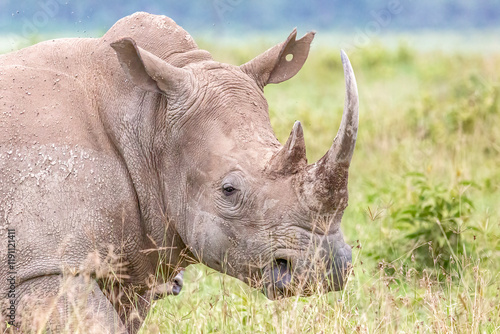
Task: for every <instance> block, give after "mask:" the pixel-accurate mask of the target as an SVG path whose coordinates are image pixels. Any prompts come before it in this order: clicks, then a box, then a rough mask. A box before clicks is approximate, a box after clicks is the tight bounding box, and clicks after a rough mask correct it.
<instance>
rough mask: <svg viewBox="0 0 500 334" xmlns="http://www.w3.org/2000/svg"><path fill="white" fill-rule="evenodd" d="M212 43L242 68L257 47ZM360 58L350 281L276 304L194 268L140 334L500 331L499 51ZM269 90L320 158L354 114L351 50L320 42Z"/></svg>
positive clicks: (280, 114) (370, 50) (400, 49)
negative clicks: (343, 56) (346, 70)
mask: <svg viewBox="0 0 500 334" xmlns="http://www.w3.org/2000/svg"><path fill="white" fill-rule="evenodd" d="M200 46H202V47H203V48H206V49H208V50H210V51H211V52H212V53H213V55H214V58H215V59H217V60H220V61H225V62H228V63H232V64H241V63H243V62H245V61H247V60H249V59H250V58H252V57H253V56H255V55H256V54H257V53H258V51H257V50H258V47H256V46H255V45H251V46H245V45H238V46H237V47H234V46H233V47H231V46H230V45H227V44H226V45H222V44H221V45H214V44H209V43H204V42H202V43H200ZM268 46H269V45H265V46H264V45H262V46H260V48H261V49H262V50H264V49H265V48H266V47H268ZM349 56H350V58H351V62H352V64H353V67H354V71H355V73H356V76H357V81H358V88H359V92H360V106H361V107H360V126H359V134H358V142H357V147H356V151H355V154H354V158H353V162H352V166H351V169H350V179H349V192H350V201H349V207H348V208H347V210H346V212H345V215H344V219H343V227H342V228H343V231H344V234H345V238H346V240H347V241H348V242H349V243H350V244H351V245H352V246H353V262H354V263H353V265H354V268H353V272H352V275H351V276H350V277H349V280H348V282H347V285H346V287H345V289H344V290H343V291H340V292H331V293H328V294H318V295H315V296H312V297H308V298H303V297H293V298H288V299H284V300H278V301H269V300H267V299H266V298H265V297H264V296H263V295H262V294H261V293H260V292H258V291H256V290H253V289H250V288H249V287H248V286H246V285H245V284H243V283H241V282H240V281H238V280H236V279H233V278H231V277H228V276H225V275H222V274H219V273H216V272H214V271H213V270H211V269H209V268H207V267H205V266H202V265H193V266H190V267H188V268H187V270H186V273H185V280H184V282H185V284H184V288H183V291H182V292H181V294H180V295H179V296H175V297H174V296H171V297H167V298H165V299H162V300H159V301H157V302H155V304H154V307H153V308H152V310H151V312H150V313H149V315H148V317H147V319H146V321H145V324H144V326H143V327H142V330H141V333H157V332H161V333H353V332H354V333H500V296H499V295H500V258H499V255H500V212H499V198H500V182H499V181H500V131H499V130H498V126H499V124H500V84H499V83H500V80H499V77H500V53H497V51H491V52H487V53H475V52H473V51H472V52H462V51H461V52H446V53H444V52H439V51H432V50H427V49H426V50H425V51H419V50H417V49H414V48H412V47H409V46H408V45H406V44H404V43H402V44H399V46H397V47H391V48H388V47H385V46H384V45H381V44H377V43H372V44H371V45H370V46H369V47H367V48H364V49H357V50H351V51H350V52H349ZM265 94H266V97H267V99H268V102H269V105H270V115H271V122H272V125H273V128H274V129H275V132H276V134H277V136H278V138H279V139H280V141H281V142H282V143H284V142H285V141H286V138H287V136H288V134H289V132H290V130H291V128H292V125H293V122H294V121H295V120H297V119H298V120H300V121H302V123H303V126H304V133H305V138H306V144H307V149H308V152H307V154H308V159H309V161H310V162H314V161H316V160H317V159H319V158H320V157H321V156H322V155H323V154H324V153H325V152H326V151H327V149H328V147H329V146H330V145H331V142H332V140H333V138H334V136H335V133H336V131H337V128H338V125H339V124H340V118H341V115H342V108H343V99H344V87H343V74H342V69H341V63H340V55H339V50H338V49H336V48H331V47H326V46H324V44H323V45H321V44H318V45H314V48H313V49H312V51H311V54H310V57H309V59H308V61H307V62H306V65H305V66H304V68H303V69H302V71H301V72H300V73H299V74H298V75H297V76H296V77H295V78H294V79H292V80H290V81H288V82H285V83H282V84H279V85H270V86H268V87H266V89H265Z"/></svg>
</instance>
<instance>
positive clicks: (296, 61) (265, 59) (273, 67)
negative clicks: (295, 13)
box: [240, 29, 315, 88]
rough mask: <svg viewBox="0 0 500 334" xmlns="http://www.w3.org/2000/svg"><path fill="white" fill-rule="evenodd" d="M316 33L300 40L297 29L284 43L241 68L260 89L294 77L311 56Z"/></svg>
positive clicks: (309, 33)
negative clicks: (311, 47) (310, 52)
mask: <svg viewBox="0 0 500 334" xmlns="http://www.w3.org/2000/svg"><path fill="white" fill-rule="evenodd" d="M314 34H315V32H314V31H312V32H308V33H307V34H305V35H304V37H302V38H301V39H299V40H295V38H296V37H297V29H293V31H292V33H291V34H290V36H288V38H287V40H286V41H285V42H283V43H280V44H277V45H275V46H274V47H272V48H270V49H269V50H267V51H266V52H264V53H262V54H261V55H259V56H257V57H255V58H254V59H252V60H250V61H249V62H247V63H245V64H243V65H241V66H240V68H241V70H242V71H243V72H245V73H246V74H248V75H249V76H250V77H251V78H253V79H254V80H255V81H256V82H257V84H258V85H259V87H261V88H264V86H265V85H267V84H269V83H280V82H283V81H285V80H288V79H290V78H291V77H293V76H294V75H295V74H297V72H298V71H299V70H300V69H301V68H302V66H303V65H304V62H305V61H306V59H307V55H308V54H309V48H310V46H311V42H312V40H313V38H314Z"/></svg>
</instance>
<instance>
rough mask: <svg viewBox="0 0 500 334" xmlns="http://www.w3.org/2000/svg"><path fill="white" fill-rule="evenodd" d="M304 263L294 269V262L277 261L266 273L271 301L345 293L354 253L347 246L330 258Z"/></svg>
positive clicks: (265, 287) (268, 295)
mask: <svg viewBox="0 0 500 334" xmlns="http://www.w3.org/2000/svg"><path fill="white" fill-rule="evenodd" d="M300 262H302V261H296V262H295V263H297V265H294V261H293V260H285V259H275V260H274V261H273V262H272V263H271V264H270V265H269V266H267V267H266V268H265V269H264V275H265V279H264V286H263V292H264V294H265V295H266V296H267V297H268V298H269V299H278V298H283V297H291V296H294V295H301V296H310V295H312V294H315V293H318V292H323V293H325V292H329V291H339V290H342V289H343V288H344V286H345V283H346V281H347V277H348V275H349V271H350V269H351V263H352V252H351V248H350V247H349V246H348V245H345V246H344V247H342V248H341V249H338V250H336V253H335V255H333V256H332V257H330V258H324V259H322V260H321V261H319V262H316V263H315V262H314V261H312V262H310V263H307V264H303V263H302V264H299V263H300ZM299 266H300V267H299Z"/></svg>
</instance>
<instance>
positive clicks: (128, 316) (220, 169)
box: [0, 13, 358, 333]
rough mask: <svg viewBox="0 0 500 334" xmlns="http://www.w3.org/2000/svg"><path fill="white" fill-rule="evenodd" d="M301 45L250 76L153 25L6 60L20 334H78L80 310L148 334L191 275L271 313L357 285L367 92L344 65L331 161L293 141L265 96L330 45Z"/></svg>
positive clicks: (4, 192) (4, 275)
mask: <svg viewBox="0 0 500 334" xmlns="http://www.w3.org/2000/svg"><path fill="white" fill-rule="evenodd" d="M296 36H297V32H296V30H294V31H293V32H292V33H291V34H290V35H289V36H288V38H287V39H286V41H284V42H282V43H280V44H277V45H276V46H274V47H272V48H270V49H269V50H267V51H265V52H264V53H262V54H260V55H259V56H257V57H255V58H254V59H252V60H250V61H248V62H247V63H245V64H243V65H241V66H234V65H229V64H224V63H220V62H217V61H214V60H213V59H212V56H211V54H210V53H209V52H207V51H205V50H201V49H199V48H198V47H197V44H196V43H195V42H194V41H193V39H192V37H191V36H190V35H189V34H188V33H187V32H186V31H185V30H183V29H182V28H181V27H180V26H178V25H177V24H176V23H175V22H174V21H173V20H172V19H170V18H168V17H165V16H157V15H151V14H148V13H136V14H134V15H131V16H128V17H125V18H123V19H121V20H119V21H118V22H117V23H116V24H115V25H113V27H112V28H111V29H110V30H109V31H108V32H106V33H105V34H104V36H103V37H101V38H80V39H60V40H51V41H45V42H42V43H39V44H36V45H34V46H31V47H28V48H25V49H22V50H19V51H16V52H12V53H9V54H5V55H3V56H0V109H1V113H0V240H1V243H0V244H1V245H2V246H1V247H0V259H1V266H2V269H1V271H0V287H1V291H2V297H1V298H2V314H3V325H5V323H6V322H8V323H11V324H14V325H15V326H25V327H26V328H28V330H29V329H31V330H33V328H35V329H36V328H43V327H45V328H48V329H50V330H51V331H62V330H65V329H67V330H71V328H72V327H71V326H76V325H75V323H74V321H73V322H72V320H71V319H73V318H74V317H72V315H71V312H76V313H78V316H77V317H76V318H78V319H79V320H82V319H89V320H91V321H89V322H90V323H91V324H92V326H93V327H92V328H94V329H95V331H98V332H130V333H134V332H136V331H137V330H138V329H139V327H140V326H141V324H142V322H143V319H144V315H145V314H146V313H147V312H148V309H149V308H150V305H151V301H152V300H153V299H154V298H155V297H158V296H160V297H161V296H163V295H165V294H169V293H172V292H175V291H177V292H178V291H179V289H180V287H181V284H182V281H180V282H179V279H180V278H179V276H177V279H176V280H174V282H176V283H172V277H174V276H175V274H176V273H177V272H178V270H179V269H180V268H183V267H185V266H187V265H188V264H190V263H192V262H201V263H204V264H205V265H207V266H209V267H211V268H213V269H215V270H218V271H220V272H223V273H225V274H228V275H230V276H233V277H236V278H238V279H240V280H242V281H244V282H246V283H247V284H249V285H250V286H253V287H257V288H260V289H262V291H263V292H265V294H266V296H267V297H268V298H270V299H275V298H280V297H286V296H290V295H296V294H301V295H306V296H307V295H310V294H313V293H315V292H316V291H331V290H339V289H342V288H343V285H344V282H345V280H346V277H347V275H348V271H349V267H350V262H351V248H350V246H349V245H348V244H347V243H345V242H344V238H343V235H342V232H341V230H340V223H341V219H342V216H343V213H344V210H345V208H346V207H347V201H348V192H347V180H348V169H349V165H350V162H351V158H352V155H353V150H354V146H355V142H356V135H357V129H358V93H357V87H356V81H355V78H354V74H353V70H352V67H351V64H350V62H349V60H348V58H347V56H346V54H345V53H344V52H341V58H342V65H343V70H344V76H345V83H346V98H345V106H344V113H343V116H342V121H341V124H340V128H339V130H338V133H337V136H336V137H335V139H334V141H333V144H332V146H331V148H330V149H329V150H328V152H327V153H326V154H325V155H324V156H323V157H322V158H321V159H320V160H318V161H317V162H316V163H313V164H308V162H307V159H306V147H305V143H304V136H303V130H302V125H301V123H300V122H296V123H295V124H294V125H293V129H292V131H291V133H290V136H289V138H288V140H287V141H286V143H285V145H281V144H280V142H279V141H278V140H277V138H276V136H275V134H274V132H273V129H272V127H271V124H270V118H269V114H268V105H267V102H266V99H265V97H264V93H263V90H264V87H265V86H266V85H267V84H275V83H280V82H282V81H285V80H288V79H290V78H292V77H293V76H294V75H295V74H296V73H297V72H298V71H299V70H300V68H301V67H302V65H303V64H304V62H305V60H306V58H307V56H308V53H309V49H310V44H311V42H312V40H313V37H314V32H309V33H307V34H306V35H304V36H303V37H302V38H300V39H297V38H296ZM290 58H291V59H290ZM110 277H111V278H112V280H110ZM110 282H111V283H110ZM165 284H167V285H168V284H170V286H165ZM37 312H38V313H37ZM40 312H41V313H42V314H43V316H38V317H37V314H40ZM44 312H45V313H44ZM30 326H31V327H30ZM89 330H90V329H89Z"/></svg>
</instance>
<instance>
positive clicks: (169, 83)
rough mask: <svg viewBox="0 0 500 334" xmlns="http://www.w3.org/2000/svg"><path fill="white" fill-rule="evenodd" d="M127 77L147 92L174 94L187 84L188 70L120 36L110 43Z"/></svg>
mask: <svg viewBox="0 0 500 334" xmlns="http://www.w3.org/2000/svg"><path fill="white" fill-rule="evenodd" d="M110 46H111V47H112V48H113V49H114V50H115V51H116V55H117V56H118V61H119V62H120V65H121V67H122V69H123V71H124V72H125V74H126V75H127V77H128V78H129V79H130V80H131V81H132V82H133V83H134V84H136V85H137V86H139V87H140V88H142V89H144V90H146V91H149V92H158V93H160V92H161V93H164V94H166V95H167V96H168V95H172V96H173V94H175V92H177V91H178V90H179V89H182V88H185V87H186V85H187V84H189V72H188V71H187V70H185V69H182V68H179V67H175V66H173V65H171V64H169V63H167V62H166V61H164V60H163V59H161V58H159V57H157V56H155V55H154V54H152V53H150V52H148V51H146V50H144V49H141V48H140V47H138V46H137V44H136V43H135V41H134V40H133V39H132V38H129V37H126V38H122V39H120V40H118V41H116V42H113V43H111V44H110Z"/></svg>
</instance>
